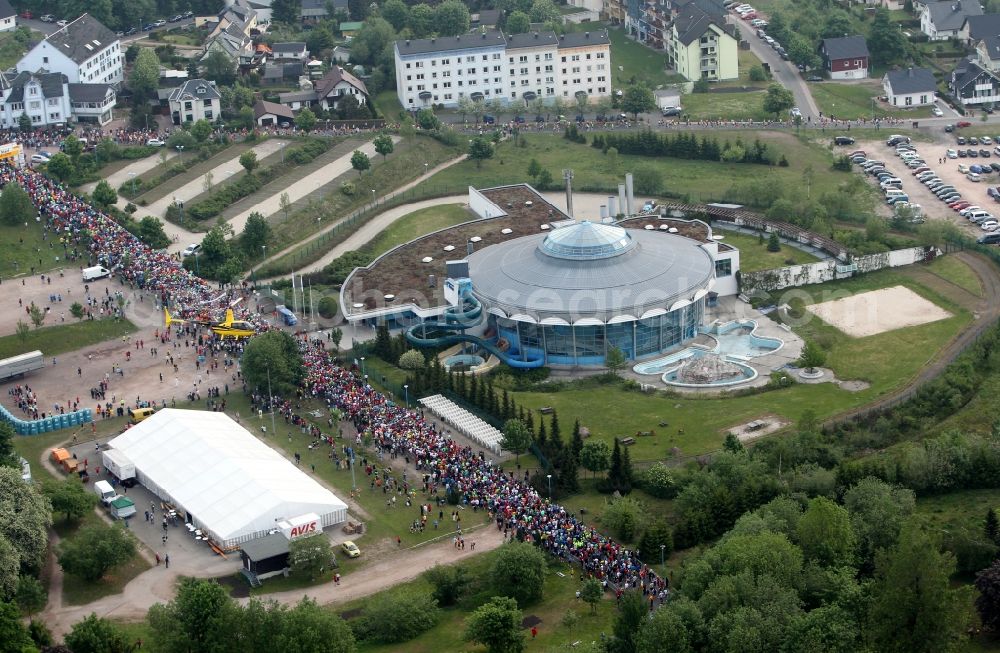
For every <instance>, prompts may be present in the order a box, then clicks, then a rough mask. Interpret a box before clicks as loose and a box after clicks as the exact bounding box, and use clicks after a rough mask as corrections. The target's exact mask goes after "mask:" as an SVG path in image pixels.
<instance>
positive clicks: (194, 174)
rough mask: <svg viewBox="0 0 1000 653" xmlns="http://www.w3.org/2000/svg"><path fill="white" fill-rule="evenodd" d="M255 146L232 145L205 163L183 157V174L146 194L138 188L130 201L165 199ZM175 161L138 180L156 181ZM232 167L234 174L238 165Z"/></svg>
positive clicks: (250, 144) (168, 161) (162, 165)
mask: <svg viewBox="0 0 1000 653" xmlns="http://www.w3.org/2000/svg"><path fill="white" fill-rule="evenodd" d="M258 143H259V141H258ZM256 144H257V143H233V144H232V145H230V146H228V147H226V148H225V149H223V150H221V151H219V152H217V153H216V154H214V155H213V156H211V157H209V158H208V159H207V160H205V161H196V160H195V158H194V157H190V156H189V157H185V161H187V163H186V164H185V165H186V170H185V171H184V172H183V173H181V174H178V175H174V176H172V177H169V178H167V179H164V180H163V183H161V184H159V185H157V186H153V187H152V188H150V189H149V190H147V191H146V192H142V187H140V188H139V189H138V190H139V191H140V192H139V196H138V197H136V198H135V199H133V200H131V201H132V202H135V203H136V204H142V203H143V202H145V203H146V204H150V203H152V202H155V201H156V200H158V199H160V198H163V197H166V196H167V195H170V194H171V193H173V192H175V191H176V190H177V189H178V188H180V187H181V186H183V185H185V184H187V183H189V182H190V181H191V180H193V179H197V178H198V177H200V176H201V175H203V174H205V173H206V172H208V171H209V170H214V169H215V168H216V167H218V166H220V165H222V164H223V163H225V162H226V161H229V160H231V159H233V158H235V157H239V155H241V154H243V152H245V151H247V150H249V149H250V148H251V147H253V146H254V145H256ZM157 156H159V155H157ZM176 159H177V157H174V158H172V159H167V162H166V163H165V164H164V163H160V164H158V165H157V166H156V167H154V168H152V169H150V170H148V171H147V172H144V173H142V174H141V175H139V179H140V180H142V181H145V182H149V181H152V180H154V179H156V178H157V177H160V175H162V174H164V173H165V172H167V171H168V170H169V169H170V167H171V166H173V165H174V164H175V163H177V161H176ZM233 166H234V168H233V171H234V172H235V171H237V170H239V169H240V168H239V164H238V163H233ZM223 181H225V180H223V179H215V180H214V183H215V184H219V183H221V182H223ZM127 185H128V182H126V183H125V184H123V186H127Z"/></svg>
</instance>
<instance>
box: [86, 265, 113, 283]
mask: <svg viewBox="0 0 1000 653" xmlns="http://www.w3.org/2000/svg"><path fill="white" fill-rule="evenodd" d="M110 276H111V270H109V269H107V268H106V267H104V266H102V265H95V266H93V267H89V268H83V280H84V281H94V280H95V279H103V278H105V277H110Z"/></svg>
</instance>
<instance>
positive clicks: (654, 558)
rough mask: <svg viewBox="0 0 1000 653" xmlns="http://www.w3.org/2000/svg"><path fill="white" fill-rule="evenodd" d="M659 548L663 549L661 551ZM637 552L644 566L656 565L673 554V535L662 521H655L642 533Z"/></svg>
mask: <svg viewBox="0 0 1000 653" xmlns="http://www.w3.org/2000/svg"><path fill="white" fill-rule="evenodd" d="M660 547H663V549H662V550H661V549H660ZM639 551H641V552H642V559H643V560H645V561H646V564H650V565H652V564H656V563H658V562H660V560H662V559H664V558H665V557H667V556H669V555H670V554H671V553H673V552H674V533H673V531H671V530H670V526H669V525H668V524H667V522H666V521H664V520H663V519H657V520H656V521H654V522H653V523H652V524H650V525H649V526H648V527H647V528H646V530H645V531H643V533H642V539H641V540H639Z"/></svg>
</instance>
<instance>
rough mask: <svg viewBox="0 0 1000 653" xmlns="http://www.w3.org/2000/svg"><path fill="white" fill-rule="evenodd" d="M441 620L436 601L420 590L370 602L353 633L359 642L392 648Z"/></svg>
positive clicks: (378, 597)
mask: <svg viewBox="0 0 1000 653" xmlns="http://www.w3.org/2000/svg"><path fill="white" fill-rule="evenodd" d="M440 618H441V609H440V608H438V605H437V601H435V600H434V598H433V597H432V596H431V595H430V594H429V593H428V592H426V591H423V590H398V589H397V590H396V591H394V592H389V593H384V594H381V595H379V596H377V597H375V598H374V599H373V600H369V601H368V602H367V604H366V606H365V609H364V615H363V616H362V617H361V619H360V623H357V624H356V625H355V626H354V628H353V630H354V632H355V633H356V634H357V635H358V637H359V638H360V639H364V640H370V641H374V642H379V643H382V644H394V643H398V642H404V641H407V640H410V639H413V638H414V637H416V636H417V635H419V634H420V633H422V632H424V631H426V630H429V629H430V628H433V627H434V625H435V624H436V623H437V622H438V620H439V619H440Z"/></svg>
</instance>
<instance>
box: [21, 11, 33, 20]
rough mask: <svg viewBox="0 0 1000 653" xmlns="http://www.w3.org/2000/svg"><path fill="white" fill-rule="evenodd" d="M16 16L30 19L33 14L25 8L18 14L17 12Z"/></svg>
mask: <svg viewBox="0 0 1000 653" xmlns="http://www.w3.org/2000/svg"><path fill="white" fill-rule="evenodd" d="M18 16H20V17H21V18H23V19H25V20H31V17H32V16H33V14H32V13H31V12H30V11H28V10H27V9H25V10H24V11H22V12H21V13H20V14H18Z"/></svg>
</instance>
